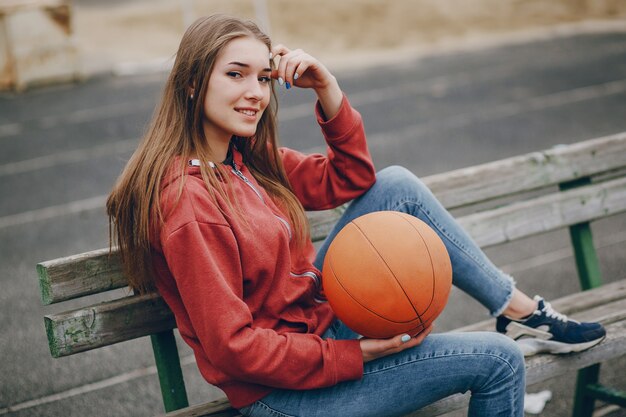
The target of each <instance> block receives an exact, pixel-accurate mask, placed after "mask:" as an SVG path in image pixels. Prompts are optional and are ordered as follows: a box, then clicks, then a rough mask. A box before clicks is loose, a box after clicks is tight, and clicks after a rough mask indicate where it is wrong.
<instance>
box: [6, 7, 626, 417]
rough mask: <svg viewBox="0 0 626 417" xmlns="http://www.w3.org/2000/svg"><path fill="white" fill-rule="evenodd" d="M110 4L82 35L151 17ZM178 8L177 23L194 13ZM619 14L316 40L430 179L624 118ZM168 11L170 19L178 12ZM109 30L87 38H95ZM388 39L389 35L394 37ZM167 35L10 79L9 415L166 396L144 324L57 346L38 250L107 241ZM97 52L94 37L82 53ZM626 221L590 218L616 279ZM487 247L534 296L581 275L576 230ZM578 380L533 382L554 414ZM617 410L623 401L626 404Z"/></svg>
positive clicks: (118, 409) (393, 152)
mask: <svg viewBox="0 0 626 417" xmlns="http://www.w3.org/2000/svg"><path fill="white" fill-rule="evenodd" d="M171 3H176V4H178V3H177V2H170V3H168V2H160V1H159V2H155V5H156V6H155V9H157V11H159V10H162V9H163V10H168V7H170V6H171ZM217 3H218V4H221V3H220V2H217ZM270 3H271V0H270ZM348 3H349V4H350V5H351V7H353V8H354V11H353V13H355V14H356V15H358V16H361V14H363V16H369V17H367V18H369V19H371V16H370V15H369V14H367V15H366V13H371V12H372V10H369V12H367V10H366V11H363V10H361V9H358V4H357V2H352V1H351V2H348ZM363 3H364V4H368V5H372V4H379V3H384V4H385V6H384V7H390V8H391V7H393V6H391V5H390V6H386V5H387V4H388V3H386V2H372V1H369V2H363ZM421 3H427V2H421ZM443 3H448V5H449V4H450V3H452V2H443ZM508 3H515V2H508ZM529 3H533V4H535V5H538V4H539V3H542V2H529ZM545 3H546V2H543V4H545ZM557 3H558V2H557ZM579 3H580V2H579ZM606 3H607V4H609V3H610V2H608V1H607V2H606ZM101 4H102V3H101V2H99V1H97V0H79V1H77V3H76V10H75V19H76V21H75V25H76V27H77V32H80V31H79V30H78V28H82V29H81V30H82V31H85V30H86V28H87V27H88V26H89V25H88V23H89V21H88V20H80V21H79V17H81V16H82V17H85V16H87V17H89V18H93V17H94V16H98V15H100V16H101V19H100V20H101V22H107V19H112V18H111V16H113V15H115V13H119V14H118V15H116V16H118V18H119V16H122V15H123V13H122V12H123V11H124V13H126V14H127V20H126V23H127V25H128V24H129V22H131V23H132V22H135V23H136V22H137V21H136V20H133V19H136V14H132V13H130V12H129V10H141V8H140V6H141V7H143V8H144V9H143V10H144V14H145V16H143V20H142V21H150V19H151V18H150V13H148V12H149V10H148V9H146V5H145V4H144V3H141V2H139V1H137V2H131V3H124V2H114V3H112V5H107V6H106V7H104V6H102V5H101ZM168 4H169V5H168ZM283 4H284V3H283ZM399 4H403V5H405V6H406V5H407V4H409V2H399ZM240 5H243V6H241V7H244V6H246V2H244V1H233V2H232V3H229V5H227V6H223V7H224V8H225V10H224V11H227V12H233V13H241V15H244V16H245V15H249V14H252V15H254V9H253V8H252V6H250V5H249V4H248V5H247V6H246V7H247V8H243V9H242V10H240V11H237V10H234V11H233V10H232V8H233V7H239V6H240ZM302 7H310V6H304V5H303V6H302ZM339 7H340V8H341V6H339ZM520 7H522V6H520ZM537 7H539V6H537ZM161 8H162V9H161ZM229 8H230V9H229ZM537 10H543V9H541V8H538V9H537ZM375 11H376V10H374V12H375ZM402 12H403V11H402V10H394V12H393V13H392V15H393V16H396V18H398V19H400V17H397V16H402V15H403V13H402ZM81 13H82V15H81ZM415 13H417V11H415ZM275 15H276V16H281V14H280V13H279V11H276V10H275V9H270V17H272V18H273V17H274V16H275ZM305 15H306V14H305ZM404 15H406V10H404ZM155 16H156V17H155ZM155 16H153V17H152V19H153V20H152V23H153V26H154V28H153V29H154V30H155V31H156V32H158V30H157V29H158V26H159V25H158V24H157V23H158V22H159V21H160V20H159V19H160V18H159V16H160V15H158V14H157V15H155ZM180 16H181V15H180V14H179V15H177V17H176V22H175V23H174V24H173V26H174V27H178V26H182V23H180V20H179V19H180V18H181V17H180ZM343 16H344V17H345V15H343ZM393 16H392V17H393ZM252 17H253V16H252ZM609 17H610V20H608V21H607V20H605V21H602V22H598V21H594V22H591V23H590V22H589V21H587V20H586V19H584V16H582V17H581V16H580V15H579V16H578V18H577V22H574V23H572V22H571V21H574V20H576V19H570V20H571V21H570V22H569V23H568V24H567V25H565V26H563V25H561V23H562V22H561V23H559V25H558V26H554V25H548V26H546V27H542V28H538V27H534V26H533V25H534V24H533V25H531V26H533V28H532V30H526V29H528V28H527V27H525V28H524V31H521V32H520V31H510V30H509V31H507V30H505V29H504V28H501V27H499V26H498V27H496V28H494V29H493V30H487V31H485V32H483V33H480V34H479V35H476V36H474V35H473V34H469V35H468V34H467V33H457V32H454V31H451V32H448V33H446V34H445V35H446V36H443V35H442V36H441V37H431V38H427V37H421V38H420V37H419V33H417V32H411V31H410V30H407V36H408V37H415V39H421V41H420V42H418V41H417V40H416V41H415V42H416V43H418V45H417V47H416V48H410V47H407V45H406V44H405V43H403V42H400V43H397V44H393V43H391V40H389V39H391V38H388V39H387V38H386V39H387V40H386V41H385V42H382V43H380V44H372V45H370V46H371V47H368V45H367V44H358V42H357V44H353V47H349V48H347V49H346V48H345V45H351V44H350V42H347V41H345V42H344V50H345V53H343V54H342V53H341V51H342V47H341V45H329V44H325V43H324V41H322V42H320V43H321V46H320V45H317V47H313V48H315V51H312V52H314V53H318V52H319V53H318V55H319V56H322V58H323V59H325V58H327V59H328V62H330V63H331V68H333V69H335V75H336V76H337V78H338V79H339V82H340V85H341V86H342V87H343V89H344V90H345V91H346V93H347V94H348V96H349V98H350V100H351V102H352V104H353V105H354V106H355V107H356V108H357V109H358V110H359V111H360V112H361V114H362V115H363V117H364V120H365V125H366V130H367V132H368V137H369V143H370V147H371V151H372V154H373V157H374V162H375V164H376V166H377V168H378V169H381V168H383V167H385V166H388V165H393V164H399V165H404V166H406V167H408V168H409V169H410V170H412V171H413V172H415V173H416V174H418V175H420V176H424V175H429V174H433V173H437V172H443V171H447V170H450V169H454V168H460V167H464V166H469V165H474V164H478V163H482V162H487V161H492V160H495V159H500V158H505V157H508V156H513V155H517V154H521V153H526V152H531V151H536V150H542V149H545V148H549V147H552V146H555V145H558V144H567V143H573V142H577V141H581V140H585V139H590V138H594V137H599V136H603V135H608V134H612V133H617V132H622V131H625V130H626V20H624V19H625V18H624V16H623V15H622V17H620V15H619V14H618V16H614V15H611V16H609ZM404 18H405V19H406V16H405V17H404ZM363 19H366V17H363ZM118 20H119V19H118ZM538 20H541V19H539V18H538ZM566 20H567V19H566ZM91 22H92V25H95V23H94V22H95V21H93V20H92V21H91ZM109 22H112V20H111V21H109ZM164 22H167V21H164ZM277 22H281V20H280V19H278V18H277ZM277 22H276V21H275V20H273V19H270V23H271V24H272V33H276V34H278V35H277V36H279V38H281V39H278V41H279V42H285V43H287V41H286V40H285V39H287V40H291V38H289V34H288V30H287V29H285V27H284V26H281V24H280V23H277ZM387 23H388V22H387ZM552 23H553V22H552ZM302 24H303V25H304V26H307V25H308V26H310V22H302ZM555 24H556V23H555ZM346 25H347V26H350V24H346ZM131 26H132V24H131ZM161 26H164V27H165V28H164V29H163V28H162V31H165V32H167V27H168V26H167V25H166V24H163V25H161ZM494 26H497V25H495V24H494ZM522 26H523V25H521V23H520V26H519V28H522ZM535 26H537V25H535ZM120 27H124V26H123V25H122V26H120ZM368 28H369V26H367V25H365V24H362V32H363V37H367V36H370V37H371V34H367V33H366V32H368ZM109 29H110V32H115V31H116V27H113V26H111V27H110V28H109ZM127 29H128V30H131V29H132V27H131V28H127ZM135 29H136V28H135ZM392 29H394V30H395V28H392ZM513 29H515V27H514V28H513ZM146 30H147V29H146ZM337 30H339V29H337ZM398 30H400V29H398ZM96 32H97V30H94V33H92V34H91V36H92V37H91V38H89V36H87V34H86V35H85V38H84V39H81V40H79V39H77V42H79V43H80V42H89V41H90V40H89V39H91V41H93V40H94V39H95V40H97V39H98V36H100V35H98V34H97V33H96ZM156 32H155V33H156ZM83 33H84V32H83ZM466 35H467V36H466ZM111 36H112V37H115V36H119V33H118V34H117V35H114V34H113V33H111ZM320 36H322V35H320ZM385 36H390V35H384V34H381V35H380V37H381V38H385ZM165 37H166V38H167V39H168V42H175V43H177V42H178V37H179V34H178V33H177V32H176V31H173V32H171V33H170V34H169V35H168V36H165ZM323 37H324V36H322V38H323ZM338 38H341V36H340V35H338ZM479 38H480V42H478V41H477V39H479ZM155 39H156V38H152V37H151V36H148V34H145V37H144V38H143V39H142V42H143V43H144V44H145V47H144V48H140V47H139V46H137V45H135V44H134V42H135V41H136V40H134V39H130V38H127V40H128V41H127V42H123V41H118V43H117V44H114V43H111V44H107V45H101V47H102V48H101V50H102V51H113V52H115V51H117V52H116V53H115V54H114V53H111V54H110V55H107V56H106V57H105V56H104V53H103V55H102V57H101V59H100V61H98V62H96V61H91V62H90V64H89V65H90V66H91V67H90V68H91V69H90V70H89V71H87V70H85V71H83V72H82V74H83V78H84V80H83V81H82V82H79V83H63V84H54V85H47V86H40V87H37V88H32V89H29V90H27V91H25V92H21V93H15V92H11V91H5V92H0V283H1V285H2V291H0V311H1V317H2V320H0V334H1V335H2V336H1V338H0V354H1V358H2V359H1V360H0V416H4V415H6V416H12V417H13V416H16V417H17V416H150V415H154V414H156V413H159V412H161V411H162V403H161V398H160V392H159V388H158V379H157V377H156V375H155V371H154V368H153V367H152V365H153V357H152V350H151V347H150V343H149V340H148V339H147V338H146V339H140V340H136V341H132V342H126V343H123V344H120V345H116V346H111V347H108V348H104V349H99V350H97V351H95V352H86V353H83V354H79V355H75V356H73V357H67V358H62V359H52V358H51V357H50V353H49V351H48V346H47V340H46V336H45V330H44V326H43V319H42V317H43V315H44V314H46V313H49V312H52V311H59V310H60V309H63V310H65V309H67V308H69V307H68V306H67V305H64V306H62V307H61V308H59V307H55V306H52V307H45V308H44V307H42V306H41V303H40V300H39V289H38V283H37V276H36V272H35V265H36V263H37V262H40V261H44V260H48V259H53V258H57V257H61V256H67V255H71V254H75V253H79V252H84V251H88V250H93V249H99V248H102V247H105V246H107V245H108V228H107V219H106V217H105V214H104V209H103V206H104V201H105V198H106V195H107V193H108V192H109V190H110V188H111V186H112V184H113V183H114V181H115V179H116V177H117V175H118V174H119V172H120V171H121V169H122V167H123V166H124V164H125V162H126V161H127V159H128V158H129V156H130V154H131V153H132V151H133V149H134V148H135V147H136V145H137V143H138V140H139V138H140V136H141V134H142V131H143V129H144V128H145V126H146V124H147V122H148V120H149V118H150V115H151V112H152V110H153V108H154V105H155V102H156V100H157V99H158V97H159V94H160V90H161V88H162V85H163V82H164V80H165V73H164V72H163V71H160V70H161V69H162V68H163V66H164V65H165V66H166V65H167V63H166V61H163V60H161V61H159V59H160V58H162V57H164V56H165V57H167V56H169V55H171V53H173V51H171V53H170V52H167V50H168V48H169V46H168V45H169V44H168V43H167V42H159V41H158V40H155ZM173 39H175V40H173ZM302 39H305V40H306V41H303V42H302V43H303V44H306V45H302V46H304V47H305V48H308V46H309V45H312V44H313V41H312V40H310V39H308V38H307V37H306V33H305V34H303V33H297V34H295V35H294V36H293V41H289V42H288V44H289V45H293V46H296V47H297V46H301V45H300V42H298V41H299V40H302ZM341 39H344V40H345V39H351V38H350V37H346V38H341ZM354 39H357V38H354ZM468 39H469V41H468ZM357 40H358V39H357ZM338 43H341V42H338ZM437 45H438V46H437ZM173 48H174V50H175V44H174V46H173ZM368 48H369V49H368ZM309 49H310V48H309ZM97 54H98V49H93V50H91V51H90V52H89V53H87V52H85V53H84V55H81V56H82V57H83V58H84V57H85V56H87V57H92V56H94V55H97ZM374 57H376V58H374ZM381 57H383V59H381ZM129 58H135V59H134V60H132V59H129ZM89 65H85V67H84V68H86V67H88V66H89ZM122 73H124V74H130V75H121V74H122ZM94 74H98V76H94ZM279 99H280V109H281V110H280V112H279V115H280V117H279V118H280V122H281V127H280V137H281V141H282V144H283V145H285V146H290V147H293V148H296V149H299V150H302V151H307V152H308V151H319V150H323V147H322V145H323V143H322V139H321V136H320V133H319V128H318V127H317V126H316V124H315V121H314V117H313V111H312V109H313V100H314V97H313V96H312V94H311V93H310V92H307V91H301V90H298V89H292V90H290V91H285V90H281V91H280V94H279ZM625 226H626V216H623V215H620V216H614V217H613V218H611V219H608V220H605V221H601V222H598V223H596V224H594V233H595V239H596V245H597V246H598V247H600V250H599V254H600V256H601V262H602V265H601V266H602V271H603V274H604V279H605V281H606V282H610V281H613V280H617V279H618V278H619V279H621V278H624V274H625V273H626V272H625V271H626V260H625V255H624V254H625V253H626V227H625ZM488 254H489V255H490V256H491V257H492V259H493V260H494V261H495V263H496V264H497V265H499V266H500V267H502V268H503V269H504V270H505V271H507V272H510V273H512V274H513V275H514V276H515V277H516V279H517V281H518V285H519V287H520V288H521V289H522V290H524V291H526V292H528V293H530V294H535V293H539V294H542V295H543V296H545V297H546V298H548V299H553V298H557V297H560V296H563V295H566V294H569V293H573V292H576V291H577V289H578V279H577V276H576V272H575V265H574V261H573V259H572V257H571V248H570V244H569V241H568V235H567V232H566V231H560V232H556V233H550V234H547V235H544V236H540V237H537V238H532V239H526V240H523V241H519V242H515V243H514V244H510V245H505V246H503V247H499V248H497V249H494V250H490V251H489V253H488ZM110 297H111V298H113V297H114V295H111V296H110ZM70 304H71V303H70ZM484 318H486V312H485V311H484V309H483V308H482V307H481V306H480V305H478V303H476V302H475V301H473V300H471V299H470V298H468V297H467V296H465V295H464V294H462V293H460V292H458V291H455V292H453V294H452V296H451V299H450V303H449V307H448V308H447V310H446V311H445V312H444V314H443V315H442V317H441V318H440V319H439V320H438V321H437V331H446V330H450V329H453V328H455V327H458V326H461V325H465V324H469V323H472V322H475V321H477V320H481V319H484ZM180 348H181V356H183V358H184V359H183V361H184V364H185V365H184V372H185V377H186V384H187V390H188V392H189V397H190V402H191V403H199V402H204V401H207V400H208V399H211V398H213V397H215V396H219V395H220V394H219V392H217V390H215V389H213V388H211V387H209V386H207V384H206V383H205V382H204V381H203V380H202V379H201V377H200V376H199V374H198V372H197V371H196V368H195V363H193V360H192V358H191V356H190V353H191V352H190V350H189V349H187V348H186V347H185V346H183V345H181V346H180ZM625 365H626V359H625V358H622V359H620V360H617V361H614V362H613V363H609V364H606V365H604V366H603V373H602V380H603V382H607V383H608V384H610V385H613V386H614V387H616V388H621V389H626V373H625V372H624V370H625V369H626V366H625ZM574 379H575V373H572V374H570V375H566V376H565V377H562V378H559V379H556V380H551V381H548V382H546V383H542V384H540V385H538V386H533V387H530V388H529V392H537V391H540V390H542V389H550V390H552V392H553V395H554V396H553V399H552V401H550V402H549V403H548V404H547V406H546V409H545V410H544V412H543V414H542V415H543V416H550V417H551V416H569V415H570V413H571V411H570V410H571V399H572V396H573V386H574ZM603 412H604V413H605V414H606V415H611V416H624V415H626V412H625V411H624V410H617V411H613V410H610V409H609V410H604V411H603ZM455 415H456V414H455ZM459 415H460V414H459ZM599 415H600V414H599Z"/></svg>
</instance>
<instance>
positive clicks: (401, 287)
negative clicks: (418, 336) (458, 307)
mask: <svg viewBox="0 0 626 417" xmlns="http://www.w3.org/2000/svg"><path fill="white" fill-rule="evenodd" d="M400 217H402V216H400ZM355 220H356V219H355ZM402 220H404V219H402ZM352 224H353V225H354V226H355V227H356V228H357V230H358V231H359V233H361V234H362V235H363V237H364V238H365V240H367V241H368V242H369V244H370V246H371V247H372V249H374V252H376V255H378V257H379V258H380V259H381V260H382V261H383V263H384V264H385V266H386V267H387V269H388V270H389V272H390V273H391V276H392V277H393V279H394V280H395V281H396V284H398V287H400V289H401V290H402V292H403V293H404V296H405V297H406V299H407V300H409V305H410V306H411V308H412V309H413V311H414V312H415V315H416V316H417V319H418V320H419V321H420V323H422V325H424V322H423V321H422V317H421V316H420V314H419V313H418V312H417V310H416V309H415V306H414V305H413V303H412V302H411V298H410V297H409V294H407V293H406V291H405V290H404V287H403V286H402V285H401V284H400V282H399V281H398V279H397V278H396V274H394V273H393V270H392V269H391V267H390V266H389V265H388V264H387V261H386V260H385V259H384V258H383V257H382V256H380V253H378V251H377V250H376V246H374V244H373V243H372V241H371V240H369V238H368V237H367V235H366V234H365V233H363V230H361V228H360V227H359V225H358V224H356V223H355V222H354V221H352ZM418 234H419V233H418ZM420 238H421V235H420ZM422 240H423V239H422Z"/></svg>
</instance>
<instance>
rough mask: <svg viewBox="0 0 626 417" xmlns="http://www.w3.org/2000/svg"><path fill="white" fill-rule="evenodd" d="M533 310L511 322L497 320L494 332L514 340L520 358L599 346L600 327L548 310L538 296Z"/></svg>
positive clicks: (602, 329)
mask: <svg viewBox="0 0 626 417" xmlns="http://www.w3.org/2000/svg"><path fill="white" fill-rule="evenodd" d="M535 301H537V305H538V307H537V310H535V312H534V313H533V314H531V315H530V317H527V318H525V319H522V320H513V319H510V318H508V317H505V316H499V317H498V318H497V320H496V330H497V331H498V332H499V333H503V334H505V335H507V336H509V337H511V338H512V339H514V340H516V341H517V342H518V344H519V345H520V347H521V348H522V351H523V352H524V356H531V355H534V354H535V353H542V352H547V353H570V352H581V351H583V350H586V349H589V348H590V347H592V346H595V345H597V344H598V343H600V342H601V341H602V340H603V339H604V337H605V336H606V330H604V327H603V326H602V325H601V324H600V323H580V322H578V321H576V320H572V319H568V318H567V316H565V315H564V314H561V313H558V312H556V311H554V310H553V309H552V306H551V305H550V303H547V302H546V301H545V300H544V299H543V298H541V297H539V296H538V295H537V296H535Z"/></svg>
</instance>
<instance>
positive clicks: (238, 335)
mask: <svg viewBox="0 0 626 417" xmlns="http://www.w3.org/2000/svg"><path fill="white" fill-rule="evenodd" d="M161 245H162V248H163V254H164V256H165V258H166V259H167V263H168V266H169V269H170V271H171V273H172V274H173V276H174V278H175V280H176V284H177V287H178V291H179V293H180V297H181V299H182V303H183V304H184V307H185V309H186V310H187V311H188V312H193V314H189V317H190V320H191V324H192V326H193V330H194V332H195V336H196V337H197V339H198V340H199V342H200V344H201V346H202V349H203V350H204V352H205V354H206V356H207V358H208V360H209V361H210V362H211V363H212V364H213V365H214V366H215V367H216V368H217V369H219V370H220V371H221V372H223V373H224V374H226V375H229V376H230V377H232V378H234V379H237V380H240V381H245V382H250V383H256V384H261V385H265V386H270V387H278V388H288V389H314V388H320V387H328V386H332V385H334V384H336V383H338V382H341V381H346V380H354V379H359V378H361V376H362V373H363V361H362V353H361V349H360V344H359V341H358V340H332V339H328V340H324V339H322V338H320V337H319V336H317V335H314V334H300V333H286V334H278V333H276V332H275V331H274V330H271V329H266V328H260V327H255V326H254V325H253V317H252V313H251V312H250V309H249V308H248V306H247V304H246V303H245V301H244V297H245V295H244V279H243V277H242V271H241V267H240V259H239V250H238V246H237V242H236V240H235V236H234V234H233V233H232V230H231V229H230V227H229V226H228V225H224V224H213V223H205V222H198V221H193V222H189V223H187V224H185V225H184V226H182V227H179V228H177V229H176V230H174V231H173V232H171V233H169V235H168V236H166V237H165V238H163V237H162V239H161ZM248 295H249V294H248Z"/></svg>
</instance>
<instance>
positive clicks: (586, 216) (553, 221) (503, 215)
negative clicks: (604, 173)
mask: <svg viewBox="0 0 626 417" xmlns="http://www.w3.org/2000/svg"><path fill="white" fill-rule="evenodd" d="M625 210H626V177H624V178H618V179H615V180H612V181H607V182H602V183H599V184H594V185H590V186H586V187H580V188H575V189H572V190H569V191H564V192H561V193H557V194H550V195H546V196H542V197H538V198H535V199H532V200H527V201H523V202H520V203H514V204H511V205H508V206H504V207H501V208H498V209H494V210H489V211H483V212H480V213H476V214H470V215H468V216H465V217H462V218H460V219H459V223H460V224H461V226H462V227H463V228H464V229H465V230H467V232H468V233H469V234H470V235H471V236H472V237H473V238H474V239H475V240H476V242H477V243H478V245H479V246H480V247H483V248H484V247H488V246H493V245H497V244H501V243H505V242H509V241H512V240H516V239H520V238H522V237H527V236H532V235H535V234H539V233H544V232H548V231H551V230H556V229H559V228H562V227H565V226H570V225H573V224H577V223H582V222H586V221H591V220H595V219H598V218H601V217H606V216H609V215H613V214H617V213H620V212H623V211H625Z"/></svg>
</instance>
